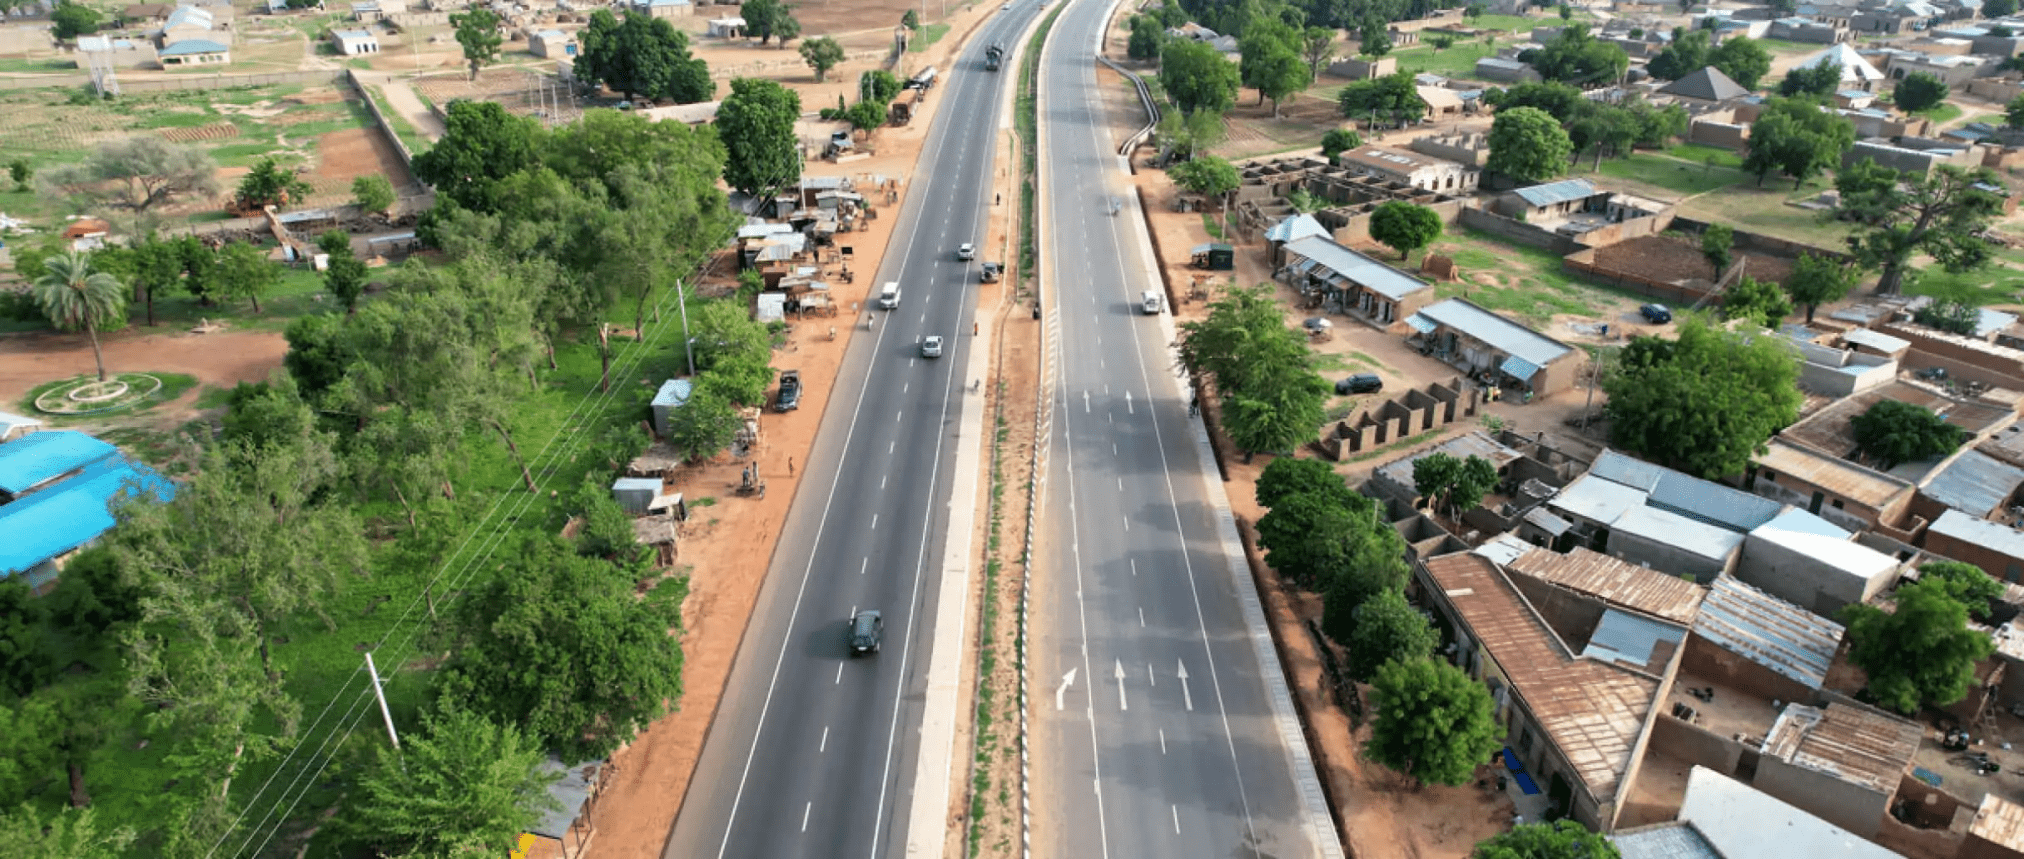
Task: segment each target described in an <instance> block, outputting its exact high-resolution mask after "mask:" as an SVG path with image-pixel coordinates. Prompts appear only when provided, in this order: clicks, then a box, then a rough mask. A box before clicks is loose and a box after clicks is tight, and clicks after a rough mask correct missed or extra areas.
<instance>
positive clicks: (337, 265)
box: [323, 251, 371, 313]
mask: <svg viewBox="0 0 2024 859" xmlns="http://www.w3.org/2000/svg"><path fill="white" fill-rule="evenodd" d="M370 274H371V272H370V271H368V270H367V268H366V265H365V261H364V260H361V259H359V258H358V257H355V256H352V255H351V253H350V252H349V251H346V252H345V253H344V254H343V255H342V256H333V257H331V258H330V262H329V263H328V265H327V266H326V267H325V268H324V270H323V288H324V290H325V291H327V292H329V293H330V295H331V297H332V298H335V299H337V303H339V304H342V305H344V312H345V313H356V312H358V300H359V299H360V298H361V297H363V296H364V295H365V286H366V281H367V279H368V278H369V277H370Z"/></svg>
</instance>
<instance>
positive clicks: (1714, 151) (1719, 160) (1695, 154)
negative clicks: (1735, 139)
mask: <svg viewBox="0 0 2024 859" xmlns="http://www.w3.org/2000/svg"><path fill="white" fill-rule="evenodd" d="M1659 151H1660V152H1661V153H1664V154H1666V155H1670V156H1672V157H1674V158H1678V159H1680V160H1682V161H1691V162H1693V163H1695V164H1701V165H1708V164H1712V165H1714V166H1716V167H1735V168H1737V169H1742V167H1743V156H1742V155H1739V154H1737V153H1735V152H1731V151H1729V150H1727V149H1723V148H1721V147H1719V146H1702V145H1701V144H1699V143H1680V144H1675V145H1673V146H1669V147H1667V148H1665V149H1661V150H1659Z"/></svg>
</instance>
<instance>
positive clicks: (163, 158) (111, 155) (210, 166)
mask: <svg viewBox="0 0 2024 859" xmlns="http://www.w3.org/2000/svg"><path fill="white" fill-rule="evenodd" d="M217 174H218V163H217V162H216V161H213V160H211V156H210V155H208V154H205V153H204V152H203V151H202V150H199V149H196V148H194V147H190V146H181V145H178V144H174V143H170V142H169V141H168V140H167V139H166V138H163V137H161V136H159V135H154V134H147V135H142V136H139V137H122V138H117V139H114V140H108V141H106V142H104V143H100V144H99V145H98V146H97V147H96V148H94V149H93V150H92V152H91V154H90V155H88V156H86V157H85V159H84V161H83V162H82V163H79V164H66V165H62V166H59V167H52V168H50V169H48V170H44V171H42V174H41V175H40V176H38V177H36V178H37V181H38V182H39V183H40V184H41V186H42V192H43V193H44V194H46V195H50V196H66V197H71V198H76V199H81V200H85V201H88V202H89V203H91V204H96V205H99V206H106V207H110V208H115V209H124V210H126V211H129V212H133V213H135V214H137V215H144V214H146V213H147V212H148V211H149V210H150V209H152V208H154V207H155V206H156V205H159V204H161V203H162V202H164V201H167V200H169V199H171V198H174V197H178V196H193V197H203V196H208V195H211V194H216V193H218V178H217Z"/></svg>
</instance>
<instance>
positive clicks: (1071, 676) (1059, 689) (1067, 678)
mask: <svg viewBox="0 0 2024 859" xmlns="http://www.w3.org/2000/svg"><path fill="white" fill-rule="evenodd" d="M1073 685H1075V669H1073V668H1070V669H1068V673H1067V674H1063V675H1061V685H1060V686H1056V687H1054V709H1056V710H1059V709H1061V707H1062V703H1061V696H1062V693H1065V692H1067V691H1068V687H1070V686H1073Z"/></svg>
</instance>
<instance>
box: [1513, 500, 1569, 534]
mask: <svg viewBox="0 0 2024 859" xmlns="http://www.w3.org/2000/svg"><path fill="white" fill-rule="evenodd" d="M1525 521H1527V522H1530V523H1532V524H1533V525H1535V526H1537V527H1538V528H1539V529H1540V530H1542V531H1545V532H1546V533H1548V534H1552V535H1554V536H1556V537H1557V536H1559V535H1561V534H1564V533H1566V532H1567V529H1569V528H1572V527H1574V523H1573V522H1569V521H1567V520H1566V519H1562V518H1560V517H1558V516H1555V515H1553V511H1551V510H1548V509H1546V508H1544V507H1534V508H1532V509H1531V510H1530V511H1528V512H1527V513H1526V514H1525Z"/></svg>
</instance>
